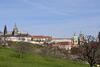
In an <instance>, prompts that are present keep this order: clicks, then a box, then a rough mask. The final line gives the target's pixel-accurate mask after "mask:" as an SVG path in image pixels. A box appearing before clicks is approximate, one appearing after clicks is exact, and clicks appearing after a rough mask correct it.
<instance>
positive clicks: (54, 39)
mask: <svg viewBox="0 0 100 67" xmlns="http://www.w3.org/2000/svg"><path fill="white" fill-rule="evenodd" d="M52 39H54V40H64V39H66V40H72V38H52Z"/></svg>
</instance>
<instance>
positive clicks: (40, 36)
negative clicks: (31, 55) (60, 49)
mask: <svg viewBox="0 0 100 67" xmlns="http://www.w3.org/2000/svg"><path fill="white" fill-rule="evenodd" d="M32 38H52V37H50V36H32Z"/></svg>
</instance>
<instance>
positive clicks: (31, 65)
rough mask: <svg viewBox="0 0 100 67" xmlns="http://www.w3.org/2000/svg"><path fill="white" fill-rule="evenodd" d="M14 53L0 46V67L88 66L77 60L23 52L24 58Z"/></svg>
mask: <svg viewBox="0 0 100 67" xmlns="http://www.w3.org/2000/svg"><path fill="white" fill-rule="evenodd" d="M15 54H16V53H15V52H14V51H13V50H12V49H8V48H0V67H88V66H87V65H85V64H82V63H79V62H75V61H70V60H64V59H58V58H54V57H47V56H40V55H37V54H25V57H24V58H18V57H15Z"/></svg>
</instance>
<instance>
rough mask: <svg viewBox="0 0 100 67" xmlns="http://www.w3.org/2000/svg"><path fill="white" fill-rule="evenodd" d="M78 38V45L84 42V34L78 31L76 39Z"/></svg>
mask: <svg viewBox="0 0 100 67" xmlns="http://www.w3.org/2000/svg"><path fill="white" fill-rule="evenodd" d="M78 40H79V41H78V44H79V45H82V44H84V42H85V38H84V34H82V33H80V34H79V39H78Z"/></svg>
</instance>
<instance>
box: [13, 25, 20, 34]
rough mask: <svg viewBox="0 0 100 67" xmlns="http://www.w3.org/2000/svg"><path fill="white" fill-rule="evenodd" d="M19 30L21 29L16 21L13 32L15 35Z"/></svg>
mask: <svg viewBox="0 0 100 67" xmlns="http://www.w3.org/2000/svg"><path fill="white" fill-rule="evenodd" d="M18 32H19V30H18V28H17V25H16V23H15V25H14V28H13V32H12V34H13V35H15V34H18Z"/></svg>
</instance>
